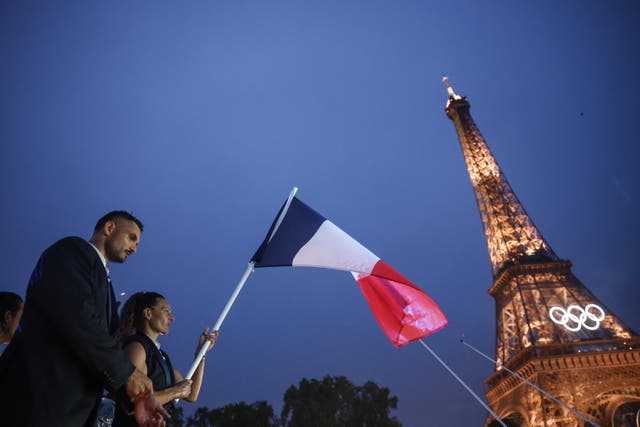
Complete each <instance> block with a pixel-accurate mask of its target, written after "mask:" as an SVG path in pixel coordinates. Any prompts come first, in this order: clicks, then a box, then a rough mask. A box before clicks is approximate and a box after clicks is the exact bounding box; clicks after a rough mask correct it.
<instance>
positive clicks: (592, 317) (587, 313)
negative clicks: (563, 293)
mask: <svg viewBox="0 0 640 427" xmlns="http://www.w3.org/2000/svg"><path fill="white" fill-rule="evenodd" d="M594 310H595V312H597V315H596V313H594ZM574 312H576V313H578V314H577V315H576V314H574ZM555 313H558V314H560V316H561V317H560V318H558V317H557V316H556V315H555ZM549 317H550V318H551V320H552V321H553V323H556V324H558V325H561V326H564V327H565V328H566V329H567V330H569V331H571V332H577V331H578V330H580V328H582V327H584V328H585V329H588V330H590V331H595V330H596V329H598V328H599V327H600V322H602V321H603V320H604V317H605V314H604V310H603V309H602V307H600V306H599V305H596V304H587V305H586V306H585V307H584V308H582V307H580V306H579V305H575V304H572V305H570V306H569V307H567V309H566V310H565V309H564V308H562V307H551V308H550V309H549Z"/></svg>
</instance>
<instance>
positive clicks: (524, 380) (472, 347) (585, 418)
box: [460, 339, 600, 427]
mask: <svg viewBox="0 0 640 427" xmlns="http://www.w3.org/2000/svg"><path fill="white" fill-rule="evenodd" d="M460 342H461V343H462V344H464V345H466V346H467V347H469V348H470V349H471V350H473V351H475V352H476V353H478V354H479V355H480V356H482V357H484V358H485V359H487V360H489V361H491V362H493V363H494V364H495V365H496V366H497V367H498V368H502V369H504V370H505V371H507V372H508V373H510V374H511V375H513V376H514V377H516V378H517V379H519V380H520V381H522V382H524V383H526V384H528V385H530V386H531V387H533V388H535V389H536V390H537V391H539V392H540V393H542V394H544V395H545V396H547V397H548V398H549V399H551V400H553V401H554V402H556V403H558V404H560V405H562V406H564V407H565V408H567V409H568V410H570V411H571V412H573V413H574V414H576V415H577V416H579V417H580V418H582V419H583V420H585V421H586V422H588V423H590V424H593V425H594V426H595V427H600V424H598V423H597V422H596V421H594V420H592V419H591V418H589V417H587V416H586V415H584V414H582V413H580V412H578V410H577V409H574V408H572V407H571V406H569V405H567V404H566V403H564V402H562V401H561V400H560V399H558V398H556V397H555V396H553V395H551V394H550V393H547V392H546V391H544V390H543V389H541V388H540V387H538V386H537V385H535V384H534V383H532V382H530V381H529V380H527V379H526V378H523V377H522V376H520V375H518V374H516V373H515V372H513V371H512V370H511V369H509V368H507V367H506V366H504V365H503V364H502V363H498V362H497V361H496V360H494V359H492V358H491V357H489V356H487V355H486V354H484V353H483V352H481V351H480V350H478V349H477V348H475V347H474V346H472V345H471V344H469V343H468V342H466V341H465V340H463V339H461V340H460Z"/></svg>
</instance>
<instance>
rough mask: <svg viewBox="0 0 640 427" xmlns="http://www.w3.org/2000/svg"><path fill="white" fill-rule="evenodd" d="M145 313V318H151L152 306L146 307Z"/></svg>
mask: <svg viewBox="0 0 640 427" xmlns="http://www.w3.org/2000/svg"><path fill="white" fill-rule="evenodd" d="M143 313H144V318H145V319H147V320H151V307H147V308H145V309H144V311H143Z"/></svg>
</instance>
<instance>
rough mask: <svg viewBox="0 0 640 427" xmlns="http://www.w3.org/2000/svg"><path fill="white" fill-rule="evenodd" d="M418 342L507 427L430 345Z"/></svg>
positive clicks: (421, 341)
mask: <svg viewBox="0 0 640 427" xmlns="http://www.w3.org/2000/svg"><path fill="white" fill-rule="evenodd" d="M418 341H420V344H422V345H423V346H424V348H426V349H427V350H429V353H431V355H432V356H433V357H435V358H436V360H437V361H438V362H440V364H442V366H444V367H445V369H446V370H447V371H449V373H450V374H451V375H453V377H454V378H455V379H456V380H458V382H459V383H460V384H462V386H463V387H464V388H466V389H467V391H468V392H469V393H471V395H472V396H473V397H474V398H475V399H476V400H477V401H478V402H479V403H480V404H481V405H482V406H483V407H484V409H486V410H487V411H489V413H490V414H491V415H493V418H495V419H496V421H498V422H499V423H500V424H501V425H502V426H503V427H507V425H506V424H505V423H504V422H503V421H502V420H501V419H500V418H499V417H498V416H497V415H496V413H495V412H493V411H492V410H491V408H489V406H488V405H487V404H486V403H484V401H483V400H482V399H480V397H478V395H477V394H475V393H474V392H473V390H471V389H470V388H469V386H468V385H467V384H466V383H465V382H464V381H462V379H461V378H460V377H459V376H458V375H456V373H455V372H453V370H452V369H451V368H450V367H449V366H447V364H446V363H444V361H443V360H442V359H440V358H439V357H438V355H437V354H436V353H435V352H434V351H433V350H431V348H430V347H429V346H428V345H427V344H426V343H425V342H424V341H423V340H418Z"/></svg>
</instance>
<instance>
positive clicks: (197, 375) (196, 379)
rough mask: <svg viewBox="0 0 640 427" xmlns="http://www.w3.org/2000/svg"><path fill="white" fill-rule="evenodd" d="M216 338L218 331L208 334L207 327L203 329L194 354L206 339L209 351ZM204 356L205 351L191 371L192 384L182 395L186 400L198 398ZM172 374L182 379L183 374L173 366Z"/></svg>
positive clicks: (178, 379) (190, 400) (193, 400)
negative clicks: (187, 392) (186, 393)
mask: <svg viewBox="0 0 640 427" xmlns="http://www.w3.org/2000/svg"><path fill="white" fill-rule="evenodd" d="M217 339H218V331H213V332H212V333H211V334H209V328H207V329H205V330H204V332H203V333H202V335H200V340H199V341H198V347H197V348H196V354H195V355H196V356H197V355H198V351H199V350H200V347H202V345H203V344H204V343H205V342H207V341H208V342H209V348H208V349H207V352H209V351H210V350H211V349H212V348H213V345H214V344H215V343H216V340H217ZM206 357H207V355H206V353H205V355H204V356H203V357H202V360H200V364H198V367H197V368H196V370H195V372H194V373H193V377H192V380H193V384H192V385H191V392H190V393H189V395H188V396H186V397H184V400H186V401H187V402H195V401H196V400H197V399H198V394H200V387H201V386H202V376H203V375H204V360H205V359H206ZM173 375H174V376H175V378H176V381H181V380H182V379H184V375H182V373H181V372H180V371H178V370H177V369H175V368H174V369H173Z"/></svg>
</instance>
